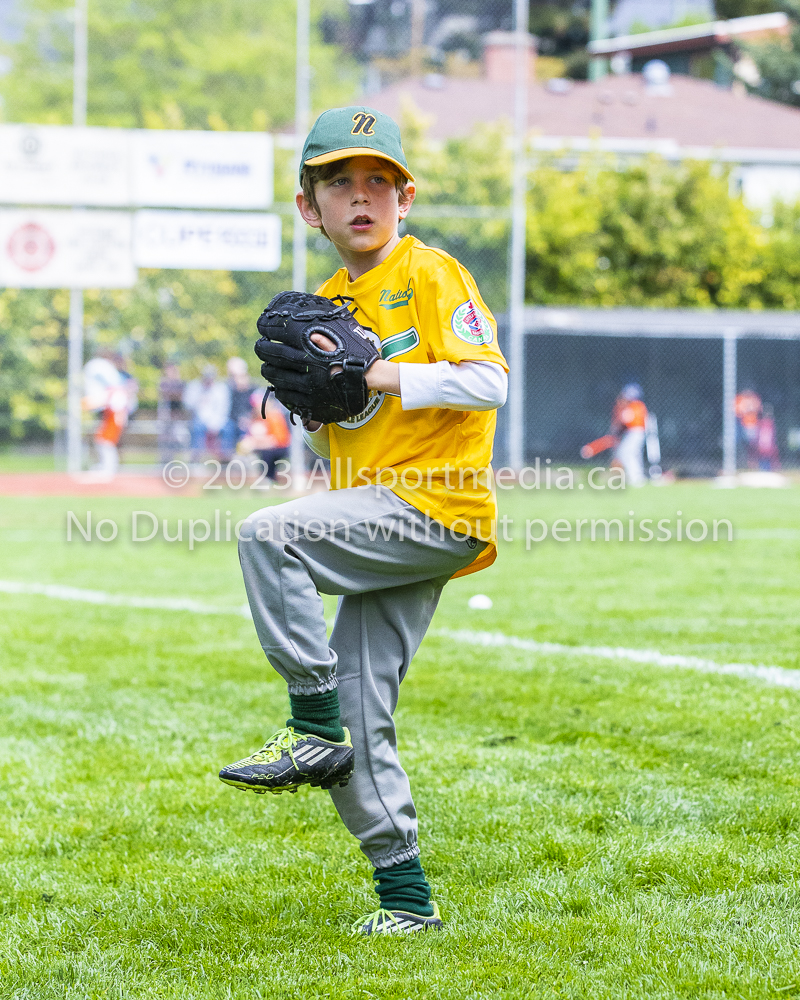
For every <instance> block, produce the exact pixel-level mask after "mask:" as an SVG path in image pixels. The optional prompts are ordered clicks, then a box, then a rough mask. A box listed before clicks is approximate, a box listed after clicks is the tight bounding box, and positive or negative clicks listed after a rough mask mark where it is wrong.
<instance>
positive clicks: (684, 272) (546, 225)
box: [527, 154, 769, 309]
mask: <svg viewBox="0 0 800 1000" xmlns="http://www.w3.org/2000/svg"><path fill="white" fill-rule="evenodd" d="M529 205H530V211H529V223H528V262H527V273H528V280H527V294H528V297H529V299H530V300H531V301H533V302H541V303H546V302H563V303H580V304H582V305H600V306H616V305H630V306H645V305H647V306H663V307H677V306H704V307H708V306H721V307H737V308H745V309H747V308H759V307H760V306H761V304H762V288H761V283H762V281H763V279H764V274H765V272H764V261H763V250H764V246H765V245H766V244H767V242H768V239H769V233H768V232H766V231H764V230H763V229H762V228H761V227H760V226H759V225H757V224H756V222H755V221H754V219H753V217H752V215H751V213H750V212H749V211H748V209H747V208H746V207H745V205H744V204H743V203H742V200H741V197H739V196H732V195H731V194H730V191H729V185H728V178H727V176H726V175H725V174H724V173H723V172H719V171H718V170H717V169H716V167H715V165H713V164H710V163H708V162H684V163H682V164H679V165H674V164H671V163H667V162H666V161H664V160H662V159H661V158H660V157H656V156H651V157H648V158H646V159H644V160H641V161H638V162H634V163H631V164H628V165H626V166H623V167H618V166H617V164H616V163H614V162H613V161H611V160H609V159H607V158H604V157H603V156H602V155H600V154H590V155H588V156H586V157H584V158H583V159H582V161H581V162H580V163H579V164H578V166H577V168H576V169H574V170H570V171H565V170H564V169H563V168H562V167H561V165H560V164H559V162H558V159H557V158H556V159H549V160H544V161H543V162H542V163H541V164H540V166H539V168H538V169H537V170H536V172H535V174H534V175H533V178H532V186H531V193H530V199H529Z"/></svg>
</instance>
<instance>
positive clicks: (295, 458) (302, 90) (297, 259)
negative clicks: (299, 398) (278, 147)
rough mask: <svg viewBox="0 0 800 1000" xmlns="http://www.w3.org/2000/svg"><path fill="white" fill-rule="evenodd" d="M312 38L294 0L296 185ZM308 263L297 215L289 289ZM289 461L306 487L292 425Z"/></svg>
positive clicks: (297, 429) (303, 7)
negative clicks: (295, 9) (295, 8)
mask: <svg viewBox="0 0 800 1000" xmlns="http://www.w3.org/2000/svg"><path fill="white" fill-rule="evenodd" d="M310 37H311V10H310V2H309V0H297V50H296V67H295V114H294V139H295V159H294V163H295V184H297V176H298V174H299V171H300V163H301V159H302V156H303V144H304V143H305V140H306V133H307V132H308V117H309V111H310V105H311V66H310V63H309V46H310ZM307 282H308V263H307V247H306V224H305V222H304V221H303V219H302V218H301V217H300V213H299V212H295V214H294V230H293V233H292V286H293V287H294V290H295V291H296V292H304V291H306V284H307ZM289 461H290V463H291V468H292V483H293V485H294V488H295V489H302V488H303V486H304V485H305V472H306V470H305V444H304V441H303V428H302V426H301V425H300V424H295V425H293V426H292V440H291V443H290V446H289Z"/></svg>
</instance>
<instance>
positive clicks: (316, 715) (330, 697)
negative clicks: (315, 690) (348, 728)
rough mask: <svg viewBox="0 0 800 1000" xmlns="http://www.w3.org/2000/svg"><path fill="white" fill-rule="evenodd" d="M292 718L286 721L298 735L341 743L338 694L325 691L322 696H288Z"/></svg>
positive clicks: (342, 737)
mask: <svg viewBox="0 0 800 1000" xmlns="http://www.w3.org/2000/svg"><path fill="white" fill-rule="evenodd" d="M289 704H290V705H291V709H292V718H291V719H287V720H286V725H287V726H292V727H293V728H294V729H295V730H297V732H298V733H306V734H307V735H310V736H321V737H322V739H324V740H330V741H331V742H332V743H341V742H342V740H343V739H344V729H342V723H341V720H340V719H339V692H338V691H337V690H336V688H334V689H333V691H325V692H323V693H322V694H291V693H290V694H289Z"/></svg>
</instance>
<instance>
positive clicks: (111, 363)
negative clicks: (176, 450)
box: [83, 348, 136, 479]
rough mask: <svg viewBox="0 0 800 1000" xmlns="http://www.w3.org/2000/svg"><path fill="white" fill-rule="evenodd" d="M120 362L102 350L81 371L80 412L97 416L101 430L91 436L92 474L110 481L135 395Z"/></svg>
mask: <svg viewBox="0 0 800 1000" xmlns="http://www.w3.org/2000/svg"><path fill="white" fill-rule="evenodd" d="M120 362H121V359H120V356H119V355H117V354H114V352H113V351H110V350H108V349H107V348H101V349H100V350H99V351H98V352H97V355H96V357H94V358H92V360H91V361H87V363H86V365H85V366H84V369H83V379H84V397H83V408H84V409H85V410H89V411H91V412H94V413H98V414H99V415H100V426H99V427H98V428H97V430H96V431H95V435H94V442H95V448H96V449H97V465H96V466H95V470H94V471H97V472H100V473H102V474H103V475H104V476H107V477H108V478H109V479H112V478H113V477H114V475H115V474H116V472H117V469H118V468H119V439H120V438H121V437H122V432H123V430H124V429H125V425H126V424H127V423H128V413H129V408H130V406H131V404H132V403H135V402H136V397H135V392H133V393H132V392H131V391H130V390H129V388H128V386H127V382H128V381H129V380H130V376H128V377H127V378H125V377H124V376H123V374H122V372H121V371H120V370H119V368H118V364H119V363H120ZM134 384H135V380H134ZM134 408H135V406H134Z"/></svg>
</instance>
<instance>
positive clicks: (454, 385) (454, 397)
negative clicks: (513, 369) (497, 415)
mask: <svg viewBox="0 0 800 1000" xmlns="http://www.w3.org/2000/svg"><path fill="white" fill-rule="evenodd" d="M398 367H399V368H400V402H401V404H402V407H403V409H404V410H422V409H425V408H426V407H437V408H439V409H442V410H496V409H497V408H498V407H499V406H502V405H503V404H504V403H505V401H506V395H507V393H508V375H507V374H506V372H505V369H504V368H503V366H502V365H499V364H497V363H496V362H494V361H461V362H459V363H458V364H455V363H454V362H452V361H436V362H434V363H433V364H428V365H412V364H408V363H406V362H402V361H401V362H400V364H399V366H398Z"/></svg>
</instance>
